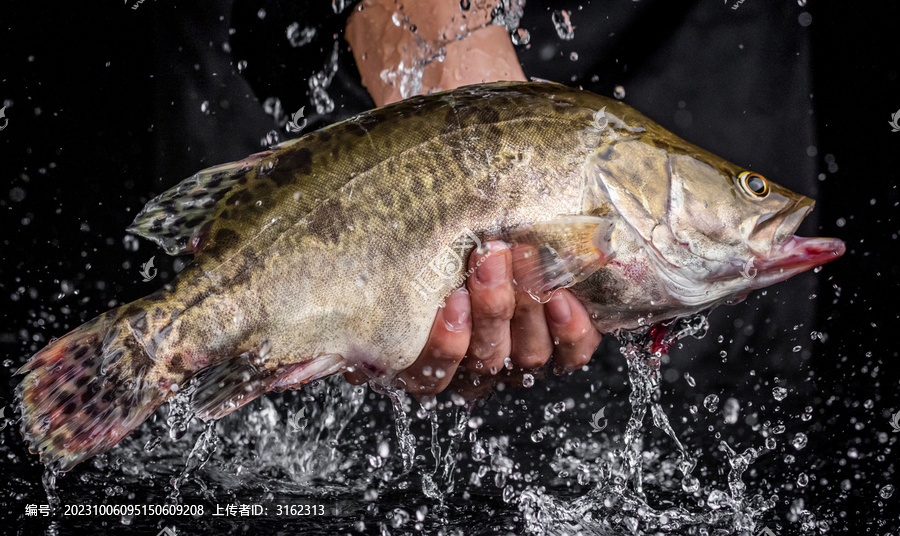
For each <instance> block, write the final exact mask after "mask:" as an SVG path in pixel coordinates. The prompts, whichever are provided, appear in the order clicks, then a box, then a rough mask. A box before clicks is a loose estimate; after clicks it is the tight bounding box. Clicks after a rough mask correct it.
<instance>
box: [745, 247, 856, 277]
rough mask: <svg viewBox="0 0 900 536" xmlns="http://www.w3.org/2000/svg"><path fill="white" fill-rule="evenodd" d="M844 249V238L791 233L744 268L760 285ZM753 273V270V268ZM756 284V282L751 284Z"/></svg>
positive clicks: (821, 261)
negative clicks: (776, 248) (767, 252)
mask: <svg viewBox="0 0 900 536" xmlns="http://www.w3.org/2000/svg"><path fill="white" fill-rule="evenodd" d="M846 250H847V246H846V245H845V244H844V242H843V241H842V240H840V239H838V238H806V237H801V236H796V235H792V236H791V237H790V238H788V239H787V240H786V241H785V242H784V243H783V244H782V245H781V247H780V248H779V249H778V250H777V251H776V252H773V253H774V254H773V255H772V256H771V257H769V258H767V259H760V260H758V261H754V263H753V266H752V267H748V268H747V269H746V271H747V272H749V274H750V275H756V278H757V279H759V282H758V284H759V285H760V286H765V285H770V284H772V283H774V282H778V281H782V280H785V279H788V278H789V277H791V276H793V275H796V274H799V273H800V272H805V271H806V270H809V269H810V268H815V267H817V266H821V265H823V264H825V263H827V262H831V261H833V260H835V259H837V258H839V257H840V256H841V255H843V254H844V252H845V251H846ZM754 270H755V271H756V272H757V273H756V274H753V273H752V272H753V271H754ZM754 286H756V285H754Z"/></svg>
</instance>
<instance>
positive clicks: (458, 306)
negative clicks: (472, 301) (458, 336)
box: [444, 288, 470, 331]
mask: <svg viewBox="0 0 900 536" xmlns="http://www.w3.org/2000/svg"><path fill="white" fill-rule="evenodd" d="M444 303H445V305H444V323H445V324H446V325H447V329H448V330H450V331H462V330H464V329H466V328H467V327H468V326H469V316H470V315H469V309H470V305H469V292H468V291H467V290H466V289H465V288H458V289H456V290H454V291H453V292H451V293H450V295H449V296H447V299H446V300H445V301H444Z"/></svg>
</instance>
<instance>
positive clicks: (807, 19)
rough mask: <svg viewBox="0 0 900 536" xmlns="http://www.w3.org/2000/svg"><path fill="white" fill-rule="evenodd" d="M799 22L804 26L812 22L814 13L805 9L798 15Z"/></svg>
mask: <svg viewBox="0 0 900 536" xmlns="http://www.w3.org/2000/svg"><path fill="white" fill-rule="evenodd" d="M797 22H799V23H800V26H803V27H804V28H805V27H807V26H809V25H810V24H812V15H810V14H809V13H807V12H806V11H804V12H803V13H801V14H800V15H799V16H798V17H797Z"/></svg>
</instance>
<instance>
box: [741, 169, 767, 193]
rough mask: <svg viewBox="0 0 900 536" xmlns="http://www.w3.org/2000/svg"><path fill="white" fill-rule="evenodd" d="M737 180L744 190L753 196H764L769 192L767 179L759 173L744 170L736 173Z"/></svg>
mask: <svg viewBox="0 0 900 536" xmlns="http://www.w3.org/2000/svg"><path fill="white" fill-rule="evenodd" d="M738 182H740V183H741V188H743V189H744V191H745V192H747V193H748V194H751V195H753V196H755V197H765V196H766V194H768V193H769V181H767V180H766V178H765V177H763V176H762V175H760V174H759V173H753V172H752V171H745V172H743V173H741V174H740V175H738Z"/></svg>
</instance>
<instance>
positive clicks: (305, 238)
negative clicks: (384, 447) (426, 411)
mask: <svg viewBox="0 0 900 536" xmlns="http://www.w3.org/2000/svg"><path fill="white" fill-rule="evenodd" d="M742 172H743V170H742V169H741V168H740V167H738V166H736V165H734V164H731V163H729V162H726V161H724V160H722V159H720V158H718V157H716V156H715V155H712V154H710V153H708V152H706V151H703V150H702V149H699V148H697V147H695V146H693V145H690V144H689V143H687V142H685V141H683V140H681V139H680V138H678V137H676V136H674V135H672V134H671V133H669V132H667V131H665V130H664V129H662V128H661V127H659V126H658V125H656V124H655V123H653V122H652V121H650V120H649V119H647V118H646V117H644V116H643V115H641V114H640V113H638V112H636V111H635V110H633V109H631V108H630V107H628V106H626V105H625V104H623V103H621V102H619V101H616V100H612V99H608V98H605V97H601V96H599V95H595V94H592V93H589V92H585V91H579V90H575V89H571V88H568V87H565V86H562V85H558V84H549V83H492V84H482V85H476V86H468V87H464V88H460V89H457V90H452V91H448V92H443V93H437V94H432V95H428V96H420V97H413V98H411V99H407V100H405V101H402V102H400V103H396V104H393V105H389V106H386V107H383V108H379V109H375V110H372V111H369V112H365V113H362V114H359V115H357V116H355V117H353V118H351V119H348V120H346V121H343V122H341V123H337V124H334V125H331V126H329V127H326V128H323V129H321V130H319V131H316V132H313V133H310V134H308V135H305V136H303V137H301V138H299V139H296V140H292V141H289V142H286V143H284V144H282V145H280V146H278V147H277V148H274V149H273V150H270V151H267V152H264V153H259V154H256V155H252V156H250V157H248V158H246V159H245V160H243V161H240V162H235V163H232V164H226V165H223V166H217V167H215V168H211V169H209V170H205V171H203V172H200V173H198V174H197V175H195V176H193V177H191V178H188V179H186V180H185V181H183V182H182V183H180V184H179V185H177V186H175V187H173V188H172V189H170V190H168V191H167V192H164V193H163V194H161V195H160V196H159V197H157V198H156V199H154V200H153V201H151V202H150V203H148V205H147V206H146V207H145V208H144V210H143V211H142V212H141V213H140V214H138V216H137V217H136V219H135V222H134V223H133V224H132V226H131V228H130V229H129V231H131V232H133V233H135V234H138V235H141V236H144V237H146V238H148V239H150V240H153V241H155V242H156V243H158V244H159V245H160V246H161V247H162V248H163V249H165V251H166V252H168V253H170V254H193V255H194V260H193V262H192V263H191V264H190V265H189V266H188V267H187V268H186V269H185V270H184V271H183V272H182V273H181V274H179V276H178V278H177V280H176V281H174V282H173V283H172V284H171V285H167V286H166V287H165V288H164V289H162V290H160V291H159V292H157V293H155V294H153V295H151V296H148V297H147V298H143V299H141V300H138V301H136V302H134V303H132V304H128V305H126V306H123V307H121V308H119V309H116V310H113V311H109V312H107V313H105V314H104V315H101V316H100V317H98V318H97V319H95V320H93V321H91V322H88V323H87V324H85V325H84V326H81V327H79V328H77V329H76V330H74V331H72V332H70V333H69V334H67V335H65V336H63V337H62V338H60V339H59V340H57V341H55V342H53V343H51V344H50V345H48V346H47V347H46V348H44V349H43V350H41V352H39V353H38V354H37V355H36V356H35V358H34V359H33V360H32V361H31V362H30V363H29V364H26V365H25V366H24V367H23V368H22V370H21V371H20V372H22V373H27V376H25V378H24V379H23V381H22V383H21V384H20V386H19V391H18V392H19V396H20V398H21V401H22V413H23V421H22V430H23V433H24V435H25V438H26V440H27V441H28V442H29V444H30V445H31V448H32V450H34V451H36V452H39V453H40V454H41V458H42V460H44V461H45V462H47V463H51V464H55V465H56V466H57V467H59V468H61V469H68V468H71V467H72V466H74V465H75V464H77V463H79V462H80V461H83V460H84V459H87V458H89V457H90V456H92V455H95V454H97V453H99V452H103V451H104V450H107V449H108V448H110V447H112V446H113V445H115V443H116V442H118V441H119V440H120V439H121V438H122V437H124V436H125V435H127V433H129V432H130V431H131V430H132V429H134V428H135V427H136V426H137V425H139V424H140V422H141V421H143V420H144V419H145V418H146V417H147V416H148V415H149V414H150V413H151V412H152V411H153V410H154V409H155V408H156V407H157V406H159V405H160V404H161V403H163V402H165V401H166V400H168V399H169V398H171V396H173V395H174V394H175V393H176V392H177V391H178V390H180V389H183V388H184V387H185V386H187V385H188V383H189V382H191V383H192V384H193V385H194V388H195V389H196V390H195V391H194V395H193V398H192V403H193V406H194V409H195V411H196V412H197V414H198V415H199V416H201V417H203V418H209V419H215V418H219V417H221V416H223V415H225V414H227V413H229V412H231V411H234V410H235V409H237V408H239V407H240V406H241V405H243V404H245V403H247V402H248V401H250V400H252V399H253V398H255V397H257V396H259V395H260V394H262V393H264V392H266V391H268V390H271V389H282V388H294V387H298V386H299V385H301V384H302V383H304V382H307V381H310V380H311V379H315V378H319V377H323V376H326V375H329V374H333V373H337V372H341V371H343V370H346V369H348V368H351V367H353V368H358V369H361V370H363V371H365V372H366V373H368V374H369V375H370V376H371V377H373V378H376V379H378V378H382V379H384V378H390V377H392V376H393V375H394V374H395V373H396V372H398V371H400V370H402V369H404V368H405V367H407V366H409V365H410V364H411V363H412V362H413V361H414V360H415V358H416V356H417V355H418V353H419V351H420V350H421V348H422V347H423V346H424V344H425V341H426V339H427V337H428V333H429V331H430V328H431V324H432V320H433V318H434V314H435V312H436V310H437V308H438V307H439V306H440V304H441V303H442V300H443V298H444V296H446V295H447V293H449V292H450V291H451V290H452V289H453V288H454V287H455V286H456V285H458V284H459V283H460V282H461V281H462V280H463V279H464V277H465V275H466V272H465V269H466V266H465V262H464V259H465V258H466V255H467V254H468V251H469V250H471V248H472V247H473V246H474V245H476V244H477V243H479V242H481V241H483V240H487V239H492V238H501V239H506V240H510V241H513V242H515V243H516V244H517V247H528V248H532V249H533V251H534V253H535V255H533V256H531V257H530V258H532V259H534V260H533V263H532V265H531V266H529V267H527V268H526V269H525V270H524V272H523V274H524V275H523V277H522V278H521V281H519V284H520V285H524V286H525V287H526V289H527V290H528V291H529V292H530V293H532V290H533V293H532V294H533V295H534V296H535V297H536V298H538V299H542V297H546V296H547V295H549V293H552V292H553V291H554V290H555V289H557V288H560V287H569V288H571V290H572V291H573V292H574V293H575V295H576V296H577V297H578V298H579V299H580V300H581V301H582V303H584V305H585V307H587V308H588V310H589V311H590V312H591V313H592V315H593V318H595V320H594V322H595V327H596V328H597V329H599V330H601V331H604V332H610V331H615V330H619V329H637V328H639V327H640V326H641V323H642V320H644V319H645V318H646V317H647V315H648V313H649V314H652V315H653V318H654V319H655V321H663V320H667V319H671V318H674V317H677V316H680V315H685V314H690V313H692V312H696V311H699V310H702V309H705V308H709V307H712V306H715V305H717V304H719V303H723V302H726V301H729V300H733V299H735V298H736V297H737V298H738V299H739V298H740V296H741V295H745V294H746V292H749V291H750V290H751V289H752V288H758V287H759V286H765V285H768V284H772V283H773V282H776V281H778V280H783V279H786V278H787V277H790V276H791V275H793V274H794V273H797V272H799V271H802V270H804V269H808V268H810V267H812V266H814V265H815V264H816V263H818V264H821V263H822V262H825V261H826V260H828V259H826V258H825V257H824V253H822V254H819V253H816V251H819V250H821V251H824V249H825V248H826V246H825V245H823V244H824V243H815V244H812V243H809V242H807V243H802V244H801V242H797V240H800V239H797V238H796V237H793V238H789V237H790V232H792V231H793V229H795V228H796V226H797V225H799V222H800V220H802V217H803V216H804V215H805V214H806V212H808V210H809V209H810V208H811V205H812V202H811V201H810V200H808V199H806V198H804V197H803V196H799V195H797V194H794V193H792V192H789V191H788V190H786V189H783V188H781V187H779V186H777V185H775V184H774V183H770V187H771V192H772V193H771V194H770V195H769V196H768V197H767V198H766V199H753V198H752V196H750V197H748V194H747V192H746V191H743V192H742V191H741V190H740V189H739V188H740V185H739V181H738V180H737V178H738V177H740V176H742V175H741V173H742ZM692 226H693V227H692ZM808 240H824V239H808ZM828 244H829V247H831V248H832V250H833V252H834V253H835V255H839V254H840V253H841V252H842V251H843V250H842V245H840V246H838V245H837V244H836V243H828ZM801 245H802V246H803V248H805V250H804V251H807V253H806V255H807V257H804V259H806V260H805V261H804V262H806V264H803V263H800V262H799V261H798V260H797V259H798V258H799V257H798V255H799V253H797V251H799V249H801ZM814 246H815V247H814ZM817 247H818V250H817V249H816V248H817ZM766 248H768V249H766ZM809 251H813V253H809ZM820 253H821V252H820ZM816 255H819V256H816ZM813 257H815V258H814V259H813ZM750 259H757V260H759V261H760V262H759V267H760V270H759V277H757V278H756V280H755V281H748V280H746V279H745V278H742V277H741V276H740V268H741V267H742V266H743V265H745V263H746V262H747V261H748V260H750ZM809 259H813V260H814V261H816V262H813V261H810V260H809ZM807 261H808V262H807ZM779 263H781V264H779ZM790 263H793V264H790ZM788 264H790V266H789V269H788V268H785V267H786V266H788ZM517 278H518V276H517Z"/></svg>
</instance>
